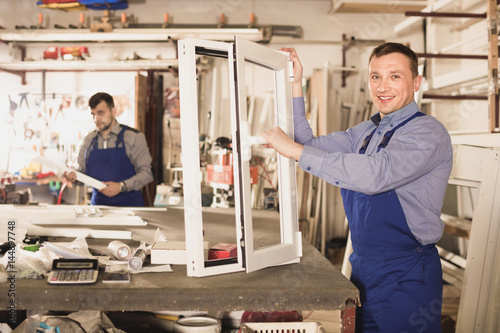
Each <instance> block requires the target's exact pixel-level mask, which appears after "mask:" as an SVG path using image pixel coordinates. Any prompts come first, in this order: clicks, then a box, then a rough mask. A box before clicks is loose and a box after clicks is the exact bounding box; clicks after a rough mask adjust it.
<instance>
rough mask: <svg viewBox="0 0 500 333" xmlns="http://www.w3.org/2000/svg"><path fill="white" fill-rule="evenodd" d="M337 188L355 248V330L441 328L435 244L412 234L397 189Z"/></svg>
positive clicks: (439, 275) (439, 272)
mask: <svg viewBox="0 0 500 333" xmlns="http://www.w3.org/2000/svg"><path fill="white" fill-rule="evenodd" d="M423 115H424V114H423V113H421V112H417V113H415V114H414V115H413V116H411V117H410V118H409V119H407V120H405V121H403V122H402V123H401V124H399V125H398V126H396V127H395V128H394V129H392V130H391V131H389V132H387V133H385V134H384V138H383V140H382V142H381V143H380V145H379V146H378V148H377V152H378V151H380V149H382V148H385V146H387V144H388V143H389V141H390V139H391V137H392V135H393V134H394V132H395V131H396V130H397V129H398V128H400V127H402V126H404V125H405V124H406V123H407V122H408V121H410V120H412V119H413V118H415V117H418V116H423ZM375 130H376V129H375ZM375 130H374V131H373V132H372V133H371V134H370V135H368V136H367V137H366V139H365V141H364V142H363V146H362V147H361V149H360V150H359V153H360V154H364V153H365V151H366V148H367V147H368V144H369V142H370V140H371V138H372V136H373V133H374V132H375ZM341 192H342V198H343V201H344V207H345V212H346V216H347V219H348V221H349V228H350V230H351V240H352V247H353V253H352V254H351V256H350V258H349V261H350V262H351V265H352V275H351V281H352V282H353V283H354V285H355V286H356V287H357V288H358V289H359V292H360V299H361V307H359V308H358V309H357V311H356V332H383V333H388V332H398V333H400V332H426V333H432V332H441V306H442V288H443V284H442V283H443V280H442V268H441V262H440V259H439V254H438V252H437V249H436V247H435V246H434V244H429V245H425V246H424V245H422V244H420V243H419V242H418V241H417V240H416V238H415V237H414V236H413V234H412V233H411V231H410V228H409V227H408V224H407V222H406V218H405V214H404V212H403V209H402V207H401V204H400V202H399V199H398V196H397V194H396V191H395V190H391V191H388V192H385V193H380V194H376V195H366V194H363V193H360V192H355V191H351V190H346V189H342V190H341Z"/></svg>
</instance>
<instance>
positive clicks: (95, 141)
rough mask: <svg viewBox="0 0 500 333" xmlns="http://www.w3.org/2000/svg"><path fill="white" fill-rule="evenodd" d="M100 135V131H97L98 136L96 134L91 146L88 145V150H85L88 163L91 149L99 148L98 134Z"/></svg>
mask: <svg viewBox="0 0 500 333" xmlns="http://www.w3.org/2000/svg"><path fill="white" fill-rule="evenodd" d="M98 135H99V133H97V134H96V136H94V138H93V139H92V141H91V142H90V144H89V146H88V147H87V150H86V151H85V163H87V162H88V160H89V153H90V151H91V150H94V149H97V136H98Z"/></svg>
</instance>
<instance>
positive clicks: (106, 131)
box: [65, 92, 153, 207]
mask: <svg viewBox="0 0 500 333" xmlns="http://www.w3.org/2000/svg"><path fill="white" fill-rule="evenodd" d="M89 106H90V110H91V114H92V117H93V118H94V122H95V125H96V130H95V131H93V132H91V133H89V134H88V135H87V136H86V137H85V139H84V142H83V145H82V147H81V149H80V152H79V154H78V165H79V167H78V171H80V172H82V173H85V174H87V175H88V176H91V177H93V178H96V179H98V180H100V181H102V182H103V183H104V184H106V185H107V186H106V187H105V188H103V189H102V190H100V191H98V190H97V189H95V188H94V189H93V193H92V204H93V205H109V206H126V207H133V206H144V199H143V196H142V192H141V188H142V187H143V186H145V185H146V184H148V183H150V182H151V181H153V173H152V170H151V169H152V165H151V162H152V159H151V154H150V153H149V148H148V145H147V142H146V137H145V135H144V134H143V133H141V132H139V131H137V130H136V129H134V128H131V127H128V126H126V125H121V124H120V123H118V121H117V120H116V118H115V117H116V108H115V104H114V101H113V97H112V96H111V95H109V94H107V93H104V92H99V93H96V94H95V95H93V96H92V97H91V98H90V99H89ZM65 177H66V179H67V180H68V181H70V182H73V181H75V180H76V174H75V173H74V172H69V173H65Z"/></svg>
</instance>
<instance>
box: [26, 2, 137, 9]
mask: <svg viewBox="0 0 500 333" xmlns="http://www.w3.org/2000/svg"><path fill="white" fill-rule="evenodd" d="M36 5H37V6H38V7H42V8H49V9H60V10H65V11H66V10H85V9H95V10H103V9H127V8H128V0H80V1H73V0H41V1H38V2H37V3H36Z"/></svg>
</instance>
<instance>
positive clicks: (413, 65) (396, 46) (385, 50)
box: [368, 42, 418, 77]
mask: <svg viewBox="0 0 500 333" xmlns="http://www.w3.org/2000/svg"><path fill="white" fill-rule="evenodd" d="M395 52H397V53H401V54H403V55H405V56H406V57H407V58H408V60H409V61H410V70H411V72H412V74H413V76H414V77H415V76H418V57H417V55H416V54H415V52H413V51H412V50H411V49H410V48H409V47H408V46H406V45H404V44H400V43H392V42H387V43H384V44H382V45H379V46H377V47H376V48H374V49H373V51H372V53H371V54H370V58H369V59H368V63H370V62H371V61H372V59H373V58H379V57H382V56H385V55H387V54H390V53H395Z"/></svg>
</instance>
